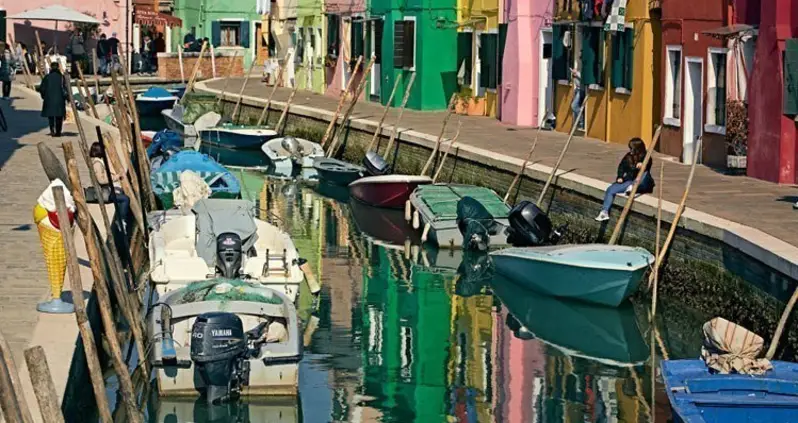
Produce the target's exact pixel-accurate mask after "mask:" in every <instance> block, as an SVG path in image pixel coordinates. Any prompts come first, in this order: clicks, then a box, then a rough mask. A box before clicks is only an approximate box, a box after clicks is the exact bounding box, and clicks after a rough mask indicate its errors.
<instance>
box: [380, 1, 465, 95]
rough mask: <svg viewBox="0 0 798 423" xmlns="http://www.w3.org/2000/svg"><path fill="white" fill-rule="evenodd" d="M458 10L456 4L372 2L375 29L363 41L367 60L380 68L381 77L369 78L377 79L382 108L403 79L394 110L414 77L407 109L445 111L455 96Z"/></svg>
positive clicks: (446, 2)
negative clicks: (399, 78) (372, 57)
mask: <svg viewBox="0 0 798 423" xmlns="http://www.w3.org/2000/svg"><path fill="white" fill-rule="evenodd" d="M456 6H457V2H456V1H455V0H429V1H422V0H401V1H400V0H371V3H370V5H369V14H370V16H371V19H372V22H373V23H372V24H371V25H368V27H367V34H366V40H367V45H368V52H369V54H370V53H371V52H372V51H373V52H375V54H376V56H377V62H378V63H379V74H374V75H373V77H374V78H376V77H379V81H380V84H379V89H378V91H379V94H378V97H379V99H380V102H381V103H382V104H386V103H387V101H388V97H389V96H390V95H391V89H392V88H393V84H394V82H395V80H396V77H397V76H398V75H400V74H402V82H400V84H399V88H397V92H396V95H395V97H394V105H396V106H398V105H399V104H401V102H402V95H403V93H404V90H405V88H406V86H407V84H408V82H409V81H410V75H411V74H412V72H416V80H415V83H414V84H413V87H412V89H411V92H410V98H409V100H408V102H407V107H409V108H412V109H416V110H440V109H445V108H446V106H447V105H448V103H449V98H450V97H451V95H452V93H454V92H455V91H456V90H457V8H456ZM380 18H382V19H380ZM375 82H376V81H375ZM374 91H377V90H376V89H375V90H373V91H372V92H374Z"/></svg>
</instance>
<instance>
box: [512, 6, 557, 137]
mask: <svg viewBox="0 0 798 423" xmlns="http://www.w3.org/2000/svg"><path fill="white" fill-rule="evenodd" d="M553 7H554V2H553V1H552V0H543V1H537V0H511V1H508V2H506V3H505V4H504V12H503V16H502V21H501V23H502V24H506V25H507V41H506V44H505V47H504V60H503V63H502V66H503V67H502V72H503V74H502V81H501V86H500V87H499V93H500V94H499V95H500V107H501V108H500V109H499V118H500V119H501V121H502V122H505V123H509V124H513V125H521V126H534V127H537V126H538V125H540V122H541V120H542V119H543V118H544V117H545V116H546V112H547V111H552V98H553V86H552V78H551V60H550V59H549V58H550V57H551V17H552V10H553Z"/></svg>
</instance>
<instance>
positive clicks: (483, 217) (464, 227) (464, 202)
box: [457, 197, 499, 251]
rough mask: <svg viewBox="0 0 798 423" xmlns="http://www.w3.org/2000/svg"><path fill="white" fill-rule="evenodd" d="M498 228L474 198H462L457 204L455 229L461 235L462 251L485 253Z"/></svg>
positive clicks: (491, 217) (490, 215) (488, 213)
mask: <svg viewBox="0 0 798 423" xmlns="http://www.w3.org/2000/svg"><path fill="white" fill-rule="evenodd" d="M498 226H499V224H498V222H496V221H495V220H494V218H493V215H492V214H490V212H489V211H488V209H486V208H485V206H483V205H482V203H480V202H479V201H477V200H475V199H474V198H472V197H463V198H462V199H461V200H460V201H458V202H457V228H458V229H460V234H461V235H463V250H477V251H487V250H488V248H489V247H490V237H491V235H496V234H497V233H498V230H499V229H498Z"/></svg>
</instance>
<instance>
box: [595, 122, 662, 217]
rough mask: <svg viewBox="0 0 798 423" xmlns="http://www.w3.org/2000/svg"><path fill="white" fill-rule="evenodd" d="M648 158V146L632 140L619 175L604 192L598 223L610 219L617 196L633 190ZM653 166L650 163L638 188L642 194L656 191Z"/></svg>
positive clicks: (620, 165) (621, 164)
mask: <svg viewBox="0 0 798 423" xmlns="http://www.w3.org/2000/svg"><path fill="white" fill-rule="evenodd" d="M645 158H646V144H645V143H644V142H643V140H641V139H640V138H637V137H635V138H632V139H631V140H629V152H628V153H626V155H624V156H623V159H621V162H620V163H619V164H618V175H617V178H616V179H615V182H613V183H612V184H611V185H610V186H609V187H607V190H606V191H605V192H604V205H603V206H602V208H601V211H600V212H599V214H598V216H596V221H599V222H603V221H605V220H609V219H610V209H611V208H612V202H613V200H615V196H616V195H618V194H621V193H624V192H626V191H627V190H629V189H631V188H632V185H634V183H635V179H637V174H638V173H639V172H640V170H641V169H642V167H643V160H645ZM651 164H652V161H649V162H648V165H647V166H646V169H645V170H644V172H645V173H644V174H643V180H642V181H641V182H640V186H639V187H638V188H637V192H638V193H640V194H647V193H650V192H653V191H654V178H652V177H651Z"/></svg>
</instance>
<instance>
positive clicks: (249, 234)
mask: <svg viewBox="0 0 798 423" xmlns="http://www.w3.org/2000/svg"><path fill="white" fill-rule="evenodd" d="M252 209H253V204H252V202H250V201H247V200H230V199H215V198H205V199H202V200H200V201H197V203H196V204H194V207H193V208H192V209H191V210H192V211H193V212H194V214H195V216H196V218H197V223H196V225H197V243H196V250H197V256H199V257H201V258H202V259H203V260H205V262H206V263H208V266H215V264H216V238H217V237H218V236H219V235H221V234H223V233H228V232H232V233H234V234H237V235H238V236H240V237H241V243H242V245H241V248H242V251H243V252H244V253H246V252H247V251H249V250H250V249H251V248H252V247H253V246H254V245H255V241H257V240H258V227H257V226H256V225H255V216H254V215H253V210H252Z"/></svg>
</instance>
